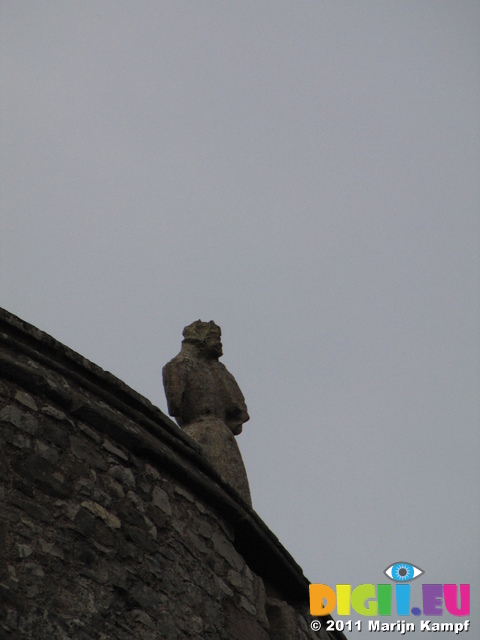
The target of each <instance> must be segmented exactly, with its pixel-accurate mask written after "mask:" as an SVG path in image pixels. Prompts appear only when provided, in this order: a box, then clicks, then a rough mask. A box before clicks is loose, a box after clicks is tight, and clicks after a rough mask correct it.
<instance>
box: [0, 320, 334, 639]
mask: <svg viewBox="0 0 480 640" xmlns="http://www.w3.org/2000/svg"><path fill="white" fill-rule="evenodd" d="M0 368H1V370H2V372H3V375H4V376H5V379H6V380H8V381H10V382H12V383H15V384H21V385H22V386H23V388H25V389H27V390H30V391H31V392H34V393H37V394H40V395H42V396H45V397H47V398H50V399H51V401H52V402H54V403H56V404H57V405H58V406H60V407H61V408H62V410H63V411H64V412H65V414H66V415H67V416H68V417H69V418H71V419H73V420H80V421H83V422H85V423H87V424H89V425H91V426H93V427H94V428H95V429H96V430H98V431H99V432H101V433H103V434H104V435H105V436H108V438H109V440H111V441H113V442H115V443H117V444H119V445H122V446H123V447H125V448H126V449H128V450H129V451H131V452H132V454H134V455H136V456H138V457H140V458H142V459H144V460H145V461H148V462H149V464H151V465H152V466H153V467H155V468H156V467H159V468H162V469H165V470H166V471H168V473H169V474H171V476H172V477H173V478H177V479H178V480H179V481H181V483H182V485H185V486H186V487H188V488H189V490H190V491H191V492H192V494H194V495H195V496H198V497H199V498H201V499H202V500H203V501H204V503H206V504H208V505H209V506H210V507H211V508H212V509H214V510H215V511H216V512H217V513H219V514H220V515H221V516H222V517H223V518H224V519H225V521H226V522H227V523H228V525H229V526H230V527H231V529H232V532H233V535H232V544H233V546H234V547H235V549H236V551H237V552H238V553H239V554H240V555H241V556H242V557H243V558H244V559H245V562H246V563H247V565H248V566H249V567H250V569H251V570H252V571H254V572H255V573H256V574H258V575H259V576H260V577H261V578H262V579H263V580H264V581H265V582H267V583H269V584H271V585H274V586H275V588H276V589H277V590H278V593H279V595H280V596H281V597H282V598H283V599H285V600H286V601H288V602H290V603H296V602H298V603H305V602H307V603H308V585H309V582H308V580H307V579H306V577H305V576H304V575H303V572H302V570H301V568H300V567H299V565H298V564H297V563H296V562H295V560H294V559H293V558H292V556H291V555H290V554H289V553H288V552H287V551H286V549H285V548H284V547H283V546H282V545H281V543H280V542H279V540H278V538H277V537H276V536H275V535H274V534H273V533H272V532H271V531H270V529H269V528H268V527H267V525H266V524H265V523H264V522H263V521H262V520H261V518H260V517H259V516H258V514H257V513H256V512H255V511H254V510H253V509H251V508H250V507H249V506H248V505H247V504H246V503H245V502H244V501H243V500H241V499H240V498H239V497H238V496H237V494H236V493H235V492H234V491H233V490H232V489H231V488H230V487H229V486H228V485H227V484H226V483H224V482H223V480H222V478H221V477H220V476H219V475H218V474H217V473H216V471H215V470H214V469H213V468H212V467H211V466H210V465H209V464H208V463H207V462H206V461H205V460H204V459H203V457H202V456H201V453H200V450H199V447H198V445H197V444H196V443H195V442H194V441H193V440H192V439H191V438H190V437H189V436H188V435H186V434H185V433H183V432H182V430H181V429H180V428H179V427H178V426H177V425H176V424H175V423H174V422H173V421H172V420H171V419H170V418H168V417H167V416H166V415H165V414H163V412H162V411H161V410H160V409H158V408H157V407H155V406H154V405H153V404H152V403H151V402H150V401H149V400H147V399H146V398H144V397H143V396H141V395H140V394H138V393H137V392H136V391H134V390H133V389H131V388H130V387H128V386H127V385H126V384H125V383H124V382H122V381H121V380H119V379H118V378H116V377H115V376H114V375H113V374H111V373H109V372H106V371H104V370H103V369H101V368H100V367H99V366H97V365H95V364H93V363H92V362H90V361H88V360H87V359H85V358H83V357H82V356H81V355H79V354H78V353H76V352H74V351H73V350H71V349H69V348H68V347H66V346H65V345H63V344H61V343H60V342H58V341H57V340H55V339H54V338H52V337H51V336H49V335H48V334H46V333H44V332H43V331H40V330H39V329H37V328H36V327H34V326H32V325H30V324H28V323H27V322H25V321H23V320H21V319H20V318H18V317H16V316H14V315H13V314H11V313H9V312H8V311H6V310H3V309H0ZM64 381H67V385H65V382H64ZM0 454H1V452H0ZM331 637H335V638H339V639H340V638H344V636H343V634H341V633H340V632H336V633H335V635H334V636H331Z"/></svg>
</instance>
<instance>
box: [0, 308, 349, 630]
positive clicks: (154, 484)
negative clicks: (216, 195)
mask: <svg viewBox="0 0 480 640" xmlns="http://www.w3.org/2000/svg"><path fill="white" fill-rule="evenodd" d="M0 338H1V341H0V366H1V370H2V372H3V376H2V380H1V382H0V639H1V638H25V639H27V638H29V639H30V638H34V639H35V640H47V639H48V640H56V639H58V640H60V639H62V640H63V639H65V640H66V639H67V638H68V639H71V638H73V639H76V640H77V639H78V640H110V639H118V640H127V639H128V640H130V639H131V638H139V639H145V640H154V639H155V640H157V639H159V638H165V639H166V640H177V639H179V640H180V639H183V638H191V639H195V640H209V639H211V640H216V639H218V640H220V639H221V640H273V638H275V640H307V639H308V638H323V640H325V638H343V637H344V636H343V634H341V633H339V632H337V633H336V634H335V635H328V636H327V634H326V633H325V631H324V630H323V629H322V631H321V632H320V633H313V632H312V631H311V630H310V629H309V620H310V618H309V615H308V582H307V581H306V579H305V578H304V576H303V574H302V572H301V569H300V568H299V567H298V565H296V563H295V562H294V560H293V559H292V558H291V556H290V555H289V554H288V553H287V552H286V551H285V549H283V547H282V546H281V545H280V543H279V542H278V540H277V539H276V538H275V536H274V535H273V534H272V533H271V532H270V531H269V529H268V528H267V527H266V525H265V524H264V523H263V522H262V521H261V520H260V518H259V517H258V515H257V514H256V513H255V512H254V511H252V509H251V508H250V507H249V506H248V505H246V504H245V503H242V500H241V499H239V498H238V496H236V495H235V494H234V493H233V492H232V491H231V489H229V487H228V486H226V485H225V484H224V483H223V481H222V479H221V478H220V477H219V476H218V475H217V474H216V473H215V471H214V470H213V469H212V468H211V467H209V465H208V464H206V463H205V461H204V460H203V459H202V456H201V454H200V451H199V449H198V446H197V445H196V444H195V443H194V442H193V441H192V440H191V439H190V438H188V437H187V436H185V434H183V433H182V432H181V430H180V429H179V428H178V427H177V426H176V425H175V424H174V423H173V422H172V421H171V420H169V418H167V417H166V416H164V414H162V413H161V412H160V411H159V410H158V409H156V408H155V407H153V406H152V405H151V404H150V403H149V402H148V401H147V400H145V399H144V398H142V397H141V396H139V395H138V394H136V393H135V392H134V391H132V390H131V389H129V388H128V387H127V386H126V385H124V384H123V383H122V382H121V381H119V380H117V379H116V378H114V377H113V376H112V375H111V374H108V373H106V372H104V371H102V370H101V369H99V368H98V367H96V366H95V365H93V364H92V363H89V362H88V361H86V360H85V359H83V358H82V357H81V356H79V355H78V354H75V353H74V352H72V351H71V350H69V349H67V348H66V347H64V346H63V345H60V344H59V343H58V342H56V341H55V340H53V339H52V338H50V337H49V336H47V335H45V334H43V333H42V332H40V331H38V330H37V329H35V328H34V327H31V326H30V325H27V324H26V323H23V322H22V321H21V320H19V319H18V318H15V317H14V316H11V315H10V314H8V313H6V312H1V314H0Z"/></svg>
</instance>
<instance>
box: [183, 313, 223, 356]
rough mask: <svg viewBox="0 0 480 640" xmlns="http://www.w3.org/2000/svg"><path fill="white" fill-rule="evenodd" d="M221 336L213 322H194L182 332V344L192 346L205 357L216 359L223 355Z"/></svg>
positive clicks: (218, 328) (219, 330)
mask: <svg viewBox="0 0 480 640" xmlns="http://www.w3.org/2000/svg"><path fill="white" fill-rule="evenodd" d="M221 335H222V331H221V329H220V327H219V326H218V325H217V324H215V322H213V320H210V322H202V321H201V320H196V321H195V322H192V324H189V325H188V326H187V327H185V329H184V330H183V342H184V343H186V344H192V345H194V346H195V347H197V348H198V349H199V351H201V352H202V353H204V354H205V355H206V356H207V357H209V358H215V359H217V358H220V356H222V355H223V349H222V343H221V341H220V337H221Z"/></svg>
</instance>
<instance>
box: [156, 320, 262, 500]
mask: <svg viewBox="0 0 480 640" xmlns="http://www.w3.org/2000/svg"><path fill="white" fill-rule="evenodd" d="M183 337H184V339H183V342H182V349H181V351H180V353H179V354H178V355H177V356H175V358H173V359H172V360H170V362H169V363H167V364H166V365H165V366H164V367H163V385H164V387H165V395H166V397H167V404H168V412H169V414H170V415H171V416H173V417H175V418H176V419H177V422H178V424H179V425H180V426H181V427H182V429H183V430H184V431H185V432H186V433H188V434H189V435H190V436H191V437H192V438H193V439H194V440H196V441H197V442H198V443H199V444H200V446H201V448H202V451H203V453H204V455H205V457H206V458H207V460H208V461H209V462H210V463H211V464H212V466H214V467H215V468H216V470H217V471H218V472H219V473H220V475H221V476H223V478H224V479H225V480H226V481H227V482H228V484H229V485H231V486H232V487H233V488H234V489H235V490H236V491H237V493H239V494H240V495H241V496H242V497H243V498H244V499H245V500H246V501H247V502H248V504H251V498H250V489H249V486H248V480H247V475H246V472H245V467H244V465H243V460H242V456H241V454H240V450H239V448H238V445H237V443H236V441H235V438H234V436H236V435H238V434H239V433H241V432H242V425H243V423H244V422H247V420H249V415H248V411H247V406H246V404H245V398H244V397H243V394H242V392H241V391H240V389H239V387H238V384H237V382H236V380H235V378H234V377H233V376H232V374H231V373H229V371H227V369H226V367H225V366H224V365H223V364H222V363H221V362H219V361H218V359H219V358H220V356H222V355H223V350H222V343H221V341H220V337H221V330H220V327H219V326H218V325H216V324H215V323H214V322H213V321H210V322H202V321H201V320H197V321H196V322H193V323H192V324H190V325H188V326H187V327H185V329H184V330H183Z"/></svg>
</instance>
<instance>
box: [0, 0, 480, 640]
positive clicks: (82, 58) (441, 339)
mask: <svg viewBox="0 0 480 640" xmlns="http://www.w3.org/2000/svg"><path fill="white" fill-rule="evenodd" d="M0 24H1V26H0V30H1V31H0V38H1V82H2V89H1V114H2V124H1V127H2V128H1V167H0V170H1V239H0V247H1V301H0V304H1V306H3V307H5V308H7V309H8V310H9V311H11V312H13V313H15V314H17V315H19V316H20V317H21V318H22V319H24V320H26V321H28V322H30V323H32V324H34V325H35V326H38V327H39V328H40V329H42V330H44V331H46V332H47V333H50V334H51V335H53V336H54V337H55V338H56V339H58V340H60V341H61V342H63V343H65V344H66V345H68V346H69V347H71V348H73V349H74V350H76V351H78V352H80V353H81V354H82V355H84V356H85V357H87V358H89V359H90V360H92V361H94V362H95V363H97V364H98V365H100V366H101V367H102V368H104V369H106V370H108V371H111V372H112V373H114V374H115V375H116V376H118V377H119V378H121V379H122V380H124V381H125V382H126V383H127V384H129V385H130V386H131V387H133V388H134V389H135V390H136V391H138V392H140V393H142V394H143V395H144V396H146V397H147V398H149V399H150V400H151V401H152V402H153V403H154V404H156V405H157V406H158V407H160V409H162V410H163V411H164V412H166V411H167V409H166V401H165V397H164V393H163V387H162V382H161V368H162V366H163V365H164V364H165V363H166V362H167V361H168V360H170V359H171V358H172V357H173V356H174V355H176V354H177V353H178V351H179V349H180V342H181V338H182V336H181V332H182V329H183V327H184V326H185V325H186V324H189V323H190V322H192V321H193V320H197V319H198V318H201V319H202V320H215V321H216V322H217V323H218V324H219V325H220V326H221V327H222V330H223V344H224V353H225V355H224V357H223V360H222V361H223V362H224V363H225V365H226V366H227V367H228V369H229V370H230V371H231V372H232V373H233V374H234V375H235V377H236V379H237V381H238V383H239V385H240V388H241V389H242V391H243V392H244V395H245V397H246V400H247V404H248V408H249V412H250V416H251V420H250V422H249V423H247V424H246V425H245V428H244V432H243V434H242V435H241V436H240V437H239V439H238V443H239V445H240V448H241V451H242V454H243V457H244V461H245V464H246V467H247V471H248V475H249V479H250V484H251V490H252V495H253V502H254V507H255V508H256V510H257V512H258V513H259V515H260V516H261V517H262V518H263V519H264V520H265V522H266V523H267V524H268V525H269V527H270V528H271V529H272V530H273V532H274V533H275V534H276V535H277V536H278V537H279V538H280V540H281V542H282V543H283V544H284V545H285V547H286V548H287V549H288V550H289V551H290V552H291V553H292V555H293V556H294V557H295V559H296V560H297V561H298V562H299V564H300V565H301V566H302V567H303V569H304V572H305V574H306V575H307V577H308V578H309V579H310V580H311V581H312V582H324V583H326V584H330V585H332V586H334V585H335V584H336V583H350V584H352V585H354V586H355V585H357V584H361V583H369V582H371V583H374V584H376V583H378V582H384V581H385V576H383V570H384V569H385V568H386V567H387V566H388V565H389V564H392V563H393V562H396V561H399V560H402V561H408V562H412V563H414V564H416V565H417V566H419V567H421V568H422V569H423V570H424V571H425V576H424V577H423V578H421V580H424V581H425V582H440V583H446V582H454V583H457V584H458V583H460V582H468V583H471V584H472V589H473V591H472V614H471V619H472V624H473V625H474V628H475V625H477V629H478V622H479V618H478V589H479V587H480V575H479V574H480V571H479V565H480V562H479V560H480V557H479V537H480V536H479V534H480V514H479V506H478V502H479V501H478V496H479V493H480V471H479V467H480V465H479V464H478V459H479V451H480V447H479V445H480V442H479V439H480V435H479V434H480V429H479V417H480V406H479V404H480V348H479V346H480V345H479V342H480V340H479V338H480V330H479V316H480V265H479V261H480V260H479V257H480V243H479V240H480V233H479V231H480V229H479V226H480V219H479V210H480V180H479V177H480V126H479V123H480V44H479V43H480V3H478V2H477V1H474V0H472V1H470V0H449V1H445V0H397V1H393V0H345V1H340V0H338V1H327V0H318V1H316V2H314V1H304V0H298V1H288V2H287V1H285V0H276V1H275V2H270V1H266V0H255V1H249V0H241V1H240V0H237V1H235V0H232V1H230V2H221V1H218V0H208V1H207V0H205V1H197V2H193V1H189V2H187V1H185V0H174V1H173V0H172V1H169V0H168V1H167V0H160V1H155V2H154V1H146V0H137V1H136V2H126V1H124V0H116V1H99V0H95V1H91V0H82V2H75V1H73V0H58V1H57V0H51V1H48V2H47V1H46V0H42V1H40V0H38V1H37V0H31V1H23V0H3V1H2V3H1V5H0ZM421 580H420V581H421ZM415 584H416V583H414V584H413V585H412V597H413V594H414V593H416V592H415V586H414V585H415ZM417 589H419V587H417ZM413 604H418V603H415V602H412V605H413ZM420 604H421V603H420ZM475 606H476V608H475ZM352 618H353V619H356V618H358V616H352ZM445 619H446V618H445ZM442 620H444V619H442ZM348 635H349V636H350V637H353V636H354V635H355V634H353V633H350V634H348ZM421 635H422V636H423V634H421ZM410 637H411V636H410Z"/></svg>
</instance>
